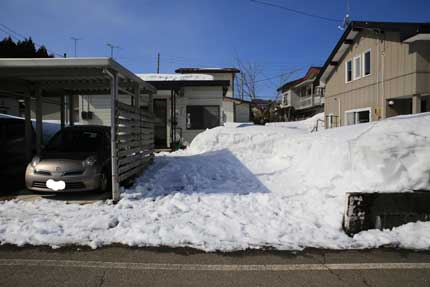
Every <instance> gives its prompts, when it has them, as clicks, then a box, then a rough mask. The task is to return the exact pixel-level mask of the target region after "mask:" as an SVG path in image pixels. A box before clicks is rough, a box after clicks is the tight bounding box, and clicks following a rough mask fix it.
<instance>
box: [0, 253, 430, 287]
mask: <svg viewBox="0 0 430 287" xmlns="http://www.w3.org/2000/svg"><path fill="white" fill-rule="evenodd" d="M0 274H1V275H0V286H17V287H19V286H25V287H28V286H44V287H45V286H46V287H48V286H104V287H108V286H163V287H165V286H271V287H274V286H367V287H368V286H390V287H395V286H402V287H403V286H420V287H422V286H430V252H412V251H402V250H400V251H399V250H393V249H377V250H370V251H327V250H306V251H303V252H296V253H294V252H284V251H246V252H234V253H227V254H223V253H203V252H199V251H195V250H191V249H184V248H181V249H169V248H130V247H123V246H113V247H104V248H100V249H97V250H91V249H88V248H78V247H68V248H60V249H55V250H54V249H51V248H48V247H24V248H19V247H14V246H9V245H7V246H1V247H0Z"/></svg>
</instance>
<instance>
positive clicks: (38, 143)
mask: <svg viewBox="0 0 430 287" xmlns="http://www.w3.org/2000/svg"><path fill="white" fill-rule="evenodd" d="M35 96H36V152H37V154H40V151H41V148H42V144H43V127H42V90H41V89H40V88H39V87H38V88H36V90H35Z"/></svg>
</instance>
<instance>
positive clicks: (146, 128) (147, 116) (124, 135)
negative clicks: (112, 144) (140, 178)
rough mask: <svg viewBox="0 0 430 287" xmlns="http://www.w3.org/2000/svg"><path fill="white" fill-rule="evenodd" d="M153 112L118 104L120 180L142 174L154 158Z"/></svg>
mask: <svg viewBox="0 0 430 287" xmlns="http://www.w3.org/2000/svg"><path fill="white" fill-rule="evenodd" d="M152 119H153V117H152V114H151V112H149V111H147V110H143V109H140V108H137V107H133V106H130V105H127V104H124V103H121V102H117V115H116V123H115V124H116V125H117V141H116V144H117V152H118V179H119V182H122V181H124V180H126V179H128V178H130V177H132V176H135V175H137V174H139V173H141V172H142V171H143V170H144V169H145V168H146V167H147V166H148V165H149V164H150V163H151V162H152V160H153V158H154V124H153V120H152Z"/></svg>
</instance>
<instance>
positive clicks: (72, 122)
mask: <svg viewBox="0 0 430 287" xmlns="http://www.w3.org/2000/svg"><path fill="white" fill-rule="evenodd" d="M73 100H74V98H73V95H69V125H70V126H74V125H75V119H74V117H73V116H74V108H75V103H74V101H73Z"/></svg>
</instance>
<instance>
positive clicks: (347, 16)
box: [337, 0, 351, 31]
mask: <svg viewBox="0 0 430 287" xmlns="http://www.w3.org/2000/svg"><path fill="white" fill-rule="evenodd" d="M349 23H351V19H350V5H349V0H346V14H345V17H344V18H343V22H342V26H340V25H339V26H337V28H338V29H339V30H342V31H344V30H345V29H346V28H348V26H349Z"/></svg>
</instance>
